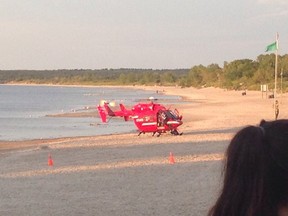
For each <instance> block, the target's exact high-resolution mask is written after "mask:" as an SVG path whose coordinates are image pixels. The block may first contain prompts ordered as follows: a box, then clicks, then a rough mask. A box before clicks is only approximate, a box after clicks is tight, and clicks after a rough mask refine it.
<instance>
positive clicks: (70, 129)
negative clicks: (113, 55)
mask: <svg viewBox="0 0 288 216" xmlns="http://www.w3.org/2000/svg"><path fill="white" fill-rule="evenodd" d="M151 96H152V97H154V98H158V99H159V101H160V102H161V103H162V102H163V103H168V104H169V103H179V102H180V98H179V97H178V96H165V95H161V94H156V92H152V91H143V90H131V89H125V88H103V87H59V86H12V85H0V122H1V124H0V140H29V139H41V138H43V139H44V138H60V137H73V136H91V135H101V134H112V133H123V132H131V131H135V133H136V129H135V127H134V124H133V122H132V121H130V122H124V121H122V120H120V119H112V120H111V121H110V122H109V124H101V120H100V119H99V118H98V115H97V116H95V117H90V118H88V117H85V118H63V117H46V115H47V114H57V113H67V112H71V111H81V110H83V109H85V108H86V107H90V108H95V107H96V105H97V104H99V102H100V100H103V99H105V100H107V101H115V102H116V104H117V103H119V102H122V103H124V104H127V105H132V104H135V103H137V102H138V101H139V100H142V99H143V100H144V99H147V98H149V97H151ZM161 100H162V101H161Z"/></svg>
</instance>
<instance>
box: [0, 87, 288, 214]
mask: <svg viewBox="0 0 288 216" xmlns="http://www.w3.org/2000/svg"><path fill="white" fill-rule="evenodd" d="M130 88H142V89H149V90H155V91H157V90H158V91H159V92H163V91H164V93H165V94H173V95H179V96H182V97H184V98H185V100H187V101H188V103H186V104H181V105H177V109H178V110H179V111H180V112H181V114H183V121H184V124H183V125H182V126H181V128H180V130H181V132H183V135H182V136H172V135H171V134H163V135H162V136H160V137H156V136H155V137H152V136H151V134H144V135H141V136H139V137H138V136H137V133H131V134H117V135H107V136H95V137H76V138H62V139H53V140H32V141H23V142H0V163H1V171H0V187H1V196H0V215H9V216H10V215H14V216H17V215H19V216H20V215H21V216H23V215H44V216H46V215H47V216H48V215H70V216H71V215H91V216H92V215H105V216H112V215H120V216H121V215H123V216H124V215H125V216H137V215H157V216H158V215H161V216H162V215H163V216H164V215H165V216H167V215H193V216H194V215H195V216H198V215H199V216H202V215H206V214H207V212H208V210H209V208H210V207H211V205H213V203H214V202H215V199H216V197H217V194H218V192H219V189H220V188H221V180H222V179H221V178H222V176H221V171H222V166H223V157H224V152H225V149H226V147H227V145H228V144H229V140H230V139H231V138H232V137H233V135H234V134H235V132H237V131H238V130H239V129H240V128H242V127H244V126H246V125H255V124H258V123H259V122H260V120H261V119H266V120H273V119H274V110H273V99H267V98H265V95H263V97H262V94H261V92H256V91H255V92H254V91H248V92H247V95H246V96H242V94H241V92H240V91H225V90H223V89H215V88H203V89H194V88H184V89H182V88H177V87H161V88H160V87H130ZM287 98H288V95H287V94H284V95H283V96H282V97H281V98H279V101H280V114H279V118H287V117H288V109H285V107H287V103H288V101H287ZM170 152H171V153H173V156H174V157H173V158H174V160H175V164H170V163H169V154H170ZM49 154H50V155H51V157H52V160H53V162H54V165H53V166H48V164H47V163H48V155H49Z"/></svg>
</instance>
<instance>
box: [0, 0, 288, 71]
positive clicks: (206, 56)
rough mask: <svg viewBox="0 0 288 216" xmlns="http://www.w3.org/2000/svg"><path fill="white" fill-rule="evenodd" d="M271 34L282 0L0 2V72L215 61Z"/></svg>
mask: <svg viewBox="0 0 288 216" xmlns="http://www.w3.org/2000/svg"><path fill="white" fill-rule="evenodd" d="M277 32H278V34H279V52H278V53H279V54H280V55H284V54H287V52H288V1H287V0H240V1H239V0H0V70H15V69H25V70H30V69H31V70H54V69H55V70H56V69H103V68H108V69H110V68H113V69H117V68H141V69H179V68H191V67H193V66H195V65H200V64H202V65H204V66H208V65H210V64H219V66H221V67H222V66H223V64H224V62H231V61H233V60H238V59H247V58H248V59H252V60H256V59H257V56H259V55H261V54H265V48H266V46H267V45H269V44H271V43H273V42H274V41H275V38H276V33H277Z"/></svg>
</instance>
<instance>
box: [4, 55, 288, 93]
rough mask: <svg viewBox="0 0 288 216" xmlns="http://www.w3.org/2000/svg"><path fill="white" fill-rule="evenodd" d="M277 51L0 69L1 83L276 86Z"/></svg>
mask: <svg viewBox="0 0 288 216" xmlns="http://www.w3.org/2000/svg"><path fill="white" fill-rule="evenodd" d="M274 72H275V55H274V54H267V55H260V56H258V57H257V60H256V61H253V60H250V59H240V60H234V61H232V62H224V66H223V67H220V66H219V65H218V64H210V65H208V66H203V65H198V66H194V67H192V68H191V69H165V70H164V69H163V70H153V69H126V68H121V69H100V70H89V69H75V70H65V69H61V70H0V83H1V84H5V83H31V84H32V83H34V84H66V85H76V84H77V85H96V86H98V85H159V86H161V85H163V86H164V85H165V86H167V85H173V86H175V85H177V86H181V87H190V86H193V87H204V86H205V87H209V86H214V87H220V88H227V89H235V90H244V89H251V90H252V89H253V90H259V89H260V85H262V84H268V86H269V89H271V90H272V89H273V88H274ZM281 86H282V89H283V91H288V55H283V56H278V89H280V87H281Z"/></svg>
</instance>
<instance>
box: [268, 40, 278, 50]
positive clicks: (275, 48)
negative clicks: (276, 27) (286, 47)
mask: <svg viewBox="0 0 288 216" xmlns="http://www.w3.org/2000/svg"><path fill="white" fill-rule="evenodd" d="M275 50H277V42H276V41H275V42H274V43H272V44H270V45H268V46H267V47H266V51H265V52H268V51H275Z"/></svg>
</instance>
